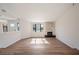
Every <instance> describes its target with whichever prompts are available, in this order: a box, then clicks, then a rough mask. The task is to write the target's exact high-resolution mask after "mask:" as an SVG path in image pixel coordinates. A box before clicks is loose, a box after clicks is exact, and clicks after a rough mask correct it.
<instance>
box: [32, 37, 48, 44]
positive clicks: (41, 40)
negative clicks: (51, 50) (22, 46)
mask: <svg viewBox="0 0 79 59" xmlns="http://www.w3.org/2000/svg"><path fill="white" fill-rule="evenodd" d="M31 44H49V42H48V41H47V40H46V39H45V38H42V39H41V38H33V39H32V41H31Z"/></svg>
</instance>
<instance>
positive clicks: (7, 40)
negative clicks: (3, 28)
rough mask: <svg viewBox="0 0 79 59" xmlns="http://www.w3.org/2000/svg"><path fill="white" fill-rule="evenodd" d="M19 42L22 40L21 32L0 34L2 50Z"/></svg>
mask: <svg viewBox="0 0 79 59" xmlns="http://www.w3.org/2000/svg"><path fill="white" fill-rule="evenodd" d="M18 40H20V32H2V33H0V48H6V47H8V46H10V45H11V44H13V43H15V42H16V41H18Z"/></svg>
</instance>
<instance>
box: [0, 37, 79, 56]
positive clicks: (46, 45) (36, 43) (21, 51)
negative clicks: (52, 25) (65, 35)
mask: <svg viewBox="0 0 79 59" xmlns="http://www.w3.org/2000/svg"><path fill="white" fill-rule="evenodd" d="M0 55H79V51H77V50H76V49H72V48H70V47H68V46H67V45H65V44H63V43H62V42H60V41H59V40H57V39H55V38H30V39H23V40H20V41H18V42H16V43H14V44H13V45H11V46H9V47H7V48H2V49H0Z"/></svg>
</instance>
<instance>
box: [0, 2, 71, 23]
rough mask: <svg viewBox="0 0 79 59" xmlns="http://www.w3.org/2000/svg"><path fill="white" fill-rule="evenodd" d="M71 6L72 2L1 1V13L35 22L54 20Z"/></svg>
mask: <svg viewBox="0 0 79 59" xmlns="http://www.w3.org/2000/svg"><path fill="white" fill-rule="evenodd" d="M70 7H71V3H70V4H69V3H1V4H0V15H4V16H5V17H8V18H13V19H16V18H20V19H25V20H28V21H33V22H43V21H54V20H57V19H58V18H59V17H60V16H62V15H63V14H64V13H65V12H66V11H67V10H68V9H69V8H70Z"/></svg>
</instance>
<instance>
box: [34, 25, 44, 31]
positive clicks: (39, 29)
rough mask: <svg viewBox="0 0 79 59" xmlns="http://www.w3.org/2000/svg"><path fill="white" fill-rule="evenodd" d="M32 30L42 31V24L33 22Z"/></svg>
mask: <svg viewBox="0 0 79 59" xmlns="http://www.w3.org/2000/svg"><path fill="white" fill-rule="evenodd" d="M33 31H34V32H42V31H43V25H42V24H33Z"/></svg>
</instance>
